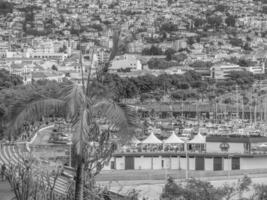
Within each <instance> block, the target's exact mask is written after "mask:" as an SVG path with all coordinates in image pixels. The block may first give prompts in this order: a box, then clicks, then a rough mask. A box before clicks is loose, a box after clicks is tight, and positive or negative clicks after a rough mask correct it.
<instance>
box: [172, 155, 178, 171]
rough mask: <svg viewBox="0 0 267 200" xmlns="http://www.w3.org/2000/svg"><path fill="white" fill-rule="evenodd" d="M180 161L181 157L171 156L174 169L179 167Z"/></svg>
mask: <svg viewBox="0 0 267 200" xmlns="http://www.w3.org/2000/svg"><path fill="white" fill-rule="evenodd" d="M179 162H180V160H179V157H177V158H174V157H172V158H171V168H172V169H179Z"/></svg>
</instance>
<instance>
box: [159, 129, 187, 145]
mask: <svg viewBox="0 0 267 200" xmlns="http://www.w3.org/2000/svg"><path fill="white" fill-rule="evenodd" d="M164 143H165V144H183V143H184V141H183V140H181V139H180V138H179V137H178V136H177V135H176V134H175V132H174V131H173V132H172V134H171V135H170V137H168V138H167V139H166V140H165V141H164Z"/></svg>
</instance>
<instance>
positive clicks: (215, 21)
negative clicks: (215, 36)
mask: <svg viewBox="0 0 267 200" xmlns="http://www.w3.org/2000/svg"><path fill="white" fill-rule="evenodd" d="M207 22H208V24H209V25H210V26H212V27H213V28H218V27H219V26H221V25H222V22H223V20H222V17H220V16H210V17H208V18H207Z"/></svg>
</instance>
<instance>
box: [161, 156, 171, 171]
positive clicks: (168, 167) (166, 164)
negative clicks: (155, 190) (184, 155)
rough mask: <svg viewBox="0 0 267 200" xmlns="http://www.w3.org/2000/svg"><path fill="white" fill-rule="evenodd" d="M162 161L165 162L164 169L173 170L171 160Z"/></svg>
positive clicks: (165, 158)
mask: <svg viewBox="0 0 267 200" xmlns="http://www.w3.org/2000/svg"><path fill="white" fill-rule="evenodd" d="M162 160H163V161H164V166H163V169H170V168H171V158H170V157H169V158H168V157H163V158H162Z"/></svg>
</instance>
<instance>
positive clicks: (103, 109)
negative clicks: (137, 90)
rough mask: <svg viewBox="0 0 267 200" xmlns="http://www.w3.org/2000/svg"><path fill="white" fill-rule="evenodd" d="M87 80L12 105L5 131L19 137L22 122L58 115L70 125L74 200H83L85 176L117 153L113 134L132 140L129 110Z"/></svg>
mask: <svg viewBox="0 0 267 200" xmlns="http://www.w3.org/2000/svg"><path fill="white" fill-rule="evenodd" d="M90 78H91V77H90V75H89V76H88V82H87V84H85V83H84V80H83V81H82V82H83V83H82V86H79V85H76V84H74V83H70V82H67V83H64V85H63V87H62V88H61V89H60V90H59V93H58V95H56V96H55V97H53V98H51V97H49V96H48V95H40V94H39V93H38V92H37V93H34V94H32V95H31V96H30V97H28V98H26V99H25V98H21V99H19V101H17V102H16V103H14V104H13V105H12V109H11V111H10V115H9V119H10V123H9V124H8V129H7V134H8V135H14V134H18V132H19V130H20V129H21V128H22V126H23V124H24V123H25V122H35V121H36V120H38V119H40V118H42V117H43V116H50V115H53V114H58V113H60V114H61V115H62V116H63V117H64V118H65V119H66V120H67V121H69V122H70V123H71V125H72V127H73V130H74V135H73V145H74V147H75V148H74V149H75V154H76V156H75V158H76V177H75V198H74V199H75V200H82V199H83V195H84V193H83V189H84V183H85V177H86V175H88V176H89V177H90V178H93V177H94V176H95V175H96V174H98V173H99V172H100V171H101V169H102V168H103V166H104V162H105V161H106V160H108V159H109V158H110V157H111V155H112V153H113V152H114V150H115V149H116V145H115V143H114V142H113V141H112V140H111V136H112V134H115V135H116V136H117V138H118V139H120V141H121V142H125V141H126V140H127V139H129V138H130V137H131V136H132V133H133V127H134V126H135V122H136V113H135V111H133V109H132V108H131V107H129V106H127V105H124V104H122V103H119V102H115V101H114V100H113V99H112V94H111V93H110V92H108V91H109V90H108V89H107V88H106V87H105V86H104V85H103V84H102V83H101V82H99V81H97V82H96V83H94V84H93V83H92V82H91V81H89V80H90ZM100 120H105V121H106V122H107V123H108V124H107V125H108V128H107V129H104V128H103V127H102V126H101V124H99V121H100ZM85 172H86V173H85Z"/></svg>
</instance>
